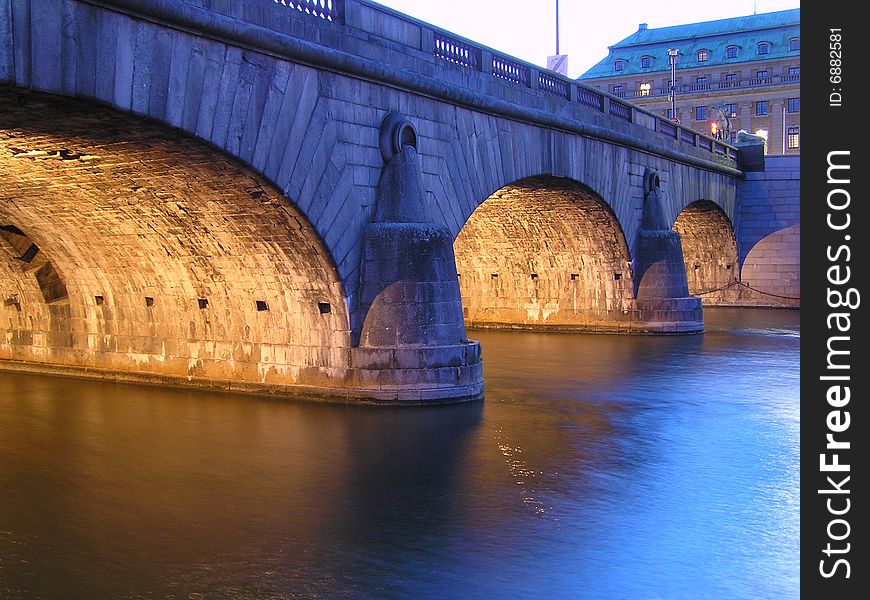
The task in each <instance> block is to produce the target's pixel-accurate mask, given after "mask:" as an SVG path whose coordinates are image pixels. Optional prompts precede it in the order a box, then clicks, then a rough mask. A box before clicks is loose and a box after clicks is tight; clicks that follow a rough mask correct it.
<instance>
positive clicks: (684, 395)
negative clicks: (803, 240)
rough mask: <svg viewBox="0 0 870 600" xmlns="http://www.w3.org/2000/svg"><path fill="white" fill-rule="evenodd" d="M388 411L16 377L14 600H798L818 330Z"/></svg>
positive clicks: (3, 541) (699, 346)
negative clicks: (810, 367) (804, 442)
mask: <svg viewBox="0 0 870 600" xmlns="http://www.w3.org/2000/svg"><path fill="white" fill-rule="evenodd" d="M705 313H706V315H705V316H706V320H707V333H705V334H704V335H703V336H690V337H673V338H654V337H620V336H602V335H575V334H534V333H521V332H473V333H472V336H473V337H476V338H478V339H480V340H481V342H482V344H483V347H484V361H485V377H486V399H485V401H484V402H482V403H475V404H470V405H462V406H452V407H442V408H427V409H377V408H365V407H346V406H324V405H317V404H306V403H299V402H285V401H278V400H268V399H258V398H251V397H244V396H230V395H215V394H208V393H203V392H191V391H177V390H163V389H157V388H150V387H139V386H128V385H120V384H107V383H95V382H85V381H75V380H65V379H58V378H50V377H36V376H23V375H11V374H4V373H0V597H3V598H7V597H8V598H37V597H42V598H581V599H583V598H595V599H597V598H616V599H621V598H626V599H629V598H650V599H652V598H727V599H732V598H752V599H756V598H797V597H798V596H799V591H798V541H799V533H800V532H799V498H798V487H799V474H798V461H799V450H798V442H799V430H800V417H799V386H798V367H799V358H798V354H799V346H800V337H799V335H800V333H799V323H798V322H799V313H798V312H791V311H770V310H738V309H718V310H712V309H707V310H706V311H705Z"/></svg>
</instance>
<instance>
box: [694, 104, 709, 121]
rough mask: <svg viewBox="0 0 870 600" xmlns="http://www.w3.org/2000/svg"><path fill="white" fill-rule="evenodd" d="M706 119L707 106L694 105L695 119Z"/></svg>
mask: <svg viewBox="0 0 870 600" xmlns="http://www.w3.org/2000/svg"><path fill="white" fill-rule="evenodd" d="M706 119H707V107H706V106H696V107H695V120H696V121H705V120H706Z"/></svg>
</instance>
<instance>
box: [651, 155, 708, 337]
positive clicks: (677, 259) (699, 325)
mask: <svg viewBox="0 0 870 600" xmlns="http://www.w3.org/2000/svg"><path fill="white" fill-rule="evenodd" d="M635 256H636V258H635V279H634V281H635V286H636V290H635V297H636V303H637V309H638V310H637V314H638V316H639V318H640V320H641V321H644V322H648V324H649V332H650V333H700V332H702V331H704V315H703V311H702V309H701V299H700V298H694V297H691V296H690V295H689V284H688V280H687V278H686V266H685V263H684V261H683V247H682V244H681V241H680V234H678V233H677V232H676V231H673V230H671V229H670V227H668V222H667V220H666V219H665V216H664V212H663V211H662V204H661V195H660V192H659V176H658V174H657V173H655V172H653V171H650V170H647V172H646V173H645V174H644V201H643V216H642V219H641V226H640V232H639V233H638V239H637V248H636V250H635Z"/></svg>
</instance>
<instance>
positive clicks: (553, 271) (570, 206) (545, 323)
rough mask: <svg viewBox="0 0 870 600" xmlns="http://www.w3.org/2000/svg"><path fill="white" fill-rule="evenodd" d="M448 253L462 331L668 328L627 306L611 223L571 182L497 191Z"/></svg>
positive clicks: (620, 239)
mask: <svg viewBox="0 0 870 600" xmlns="http://www.w3.org/2000/svg"><path fill="white" fill-rule="evenodd" d="M454 248H455V253H456V264H457V271H458V273H459V283H460V289H461V293H462V306H463V313H464V316H465V320H466V325H467V326H469V327H483V328H489V327H493V328H519V329H549V330H577V331H584V330H586V331H608V332H620V331H624V332H637V331H643V330H658V331H661V330H662V329H663V327H662V325H663V323H664V322H665V321H667V320H668V316H667V315H664V317H665V318H661V317H662V316H663V313H660V314H658V315H654V314H653V313H652V311H650V310H647V309H646V308H645V307H643V306H640V305H639V304H638V302H637V301H636V300H635V299H634V297H633V289H634V286H633V282H632V269H631V262H630V261H631V259H630V256H629V252H628V246H627V244H626V242H625V239H624V236H623V233H622V230H621V228H620V226H619V223H618V221H617V219H616V217H615V216H614V214H613V213H612V212H611V210H610V209H609V207H608V206H607V205H606V204H605V203H604V202H603V201H602V200H601V199H600V198H598V197H597V196H596V195H595V194H594V193H593V192H591V191H590V190H588V189H586V188H584V187H583V186H581V185H579V184H577V183H576V182H573V181H571V180H567V179H558V178H552V177H537V178H529V179H524V180H521V181H519V182H517V183H515V184H512V185H509V186H507V187H504V188H502V189H501V190H499V191H497V192H496V193H494V194H493V195H492V196H490V197H489V198H488V199H487V200H486V201H484V202H483V203H482V204H481V205H480V206H479V207H478V208H477V209H476V210H475V212H474V213H473V214H472V216H471V217H470V218H469V220H468V222H467V223H466V224H465V226H464V227H463V229H462V230H461V231H460V233H459V235H458V236H457V238H456V241H455V243H454ZM657 308H659V309H663V308H666V307H664V306H659V307H657ZM656 320H658V321H659V323H657V324H654V325H651V322H652V321H656ZM665 327H666V326H665Z"/></svg>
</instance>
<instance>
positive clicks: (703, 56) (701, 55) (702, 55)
mask: <svg viewBox="0 0 870 600" xmlns="http://www.w3.org/2000/svg"><path fill="white" fill-rule="evenodd" d="M706 61H707V51H706V50H698V62H706Z"/></svg>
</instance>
